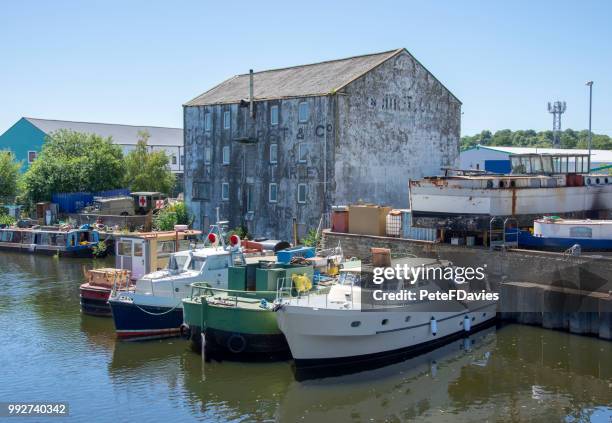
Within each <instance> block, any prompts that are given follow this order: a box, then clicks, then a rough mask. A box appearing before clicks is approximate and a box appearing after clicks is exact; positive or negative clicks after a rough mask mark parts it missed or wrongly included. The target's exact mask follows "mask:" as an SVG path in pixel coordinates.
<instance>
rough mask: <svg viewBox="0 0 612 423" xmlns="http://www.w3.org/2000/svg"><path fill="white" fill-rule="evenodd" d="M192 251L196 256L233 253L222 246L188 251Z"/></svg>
mask: <svg viewBox="0 0 612 423" xmlns="http://www.w3.org/2000/svg"><path fill="white" fill-rule="evenodd" d="M190 252H191V253H192V254H193V255H194V256H196V257H210V256H227V255H230V254H231V252H230V251H228V250H224V249H223V248H222V247H205V248H196V249H195V250H190V251H187V253H188V254H189V253H190Z"/></svg>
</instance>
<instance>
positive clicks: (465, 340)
mask: <svg viewBox="0 0 612 423" xmlns="http://www.w3.org/2000/svg"><path fill="white" fill-rule="evenodd" d="M463 349H464V350H465V351H470V350H471V349H472V341H471V340H470V338H463Z"/></svg>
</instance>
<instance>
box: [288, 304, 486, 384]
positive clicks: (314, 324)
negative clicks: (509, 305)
mask: <svg viewBox="0 0 612 423" xmlns="http://www.w3.org/2000/svg"><path fill="white" fill-rule="evenodd" d="M496 308H497V305H496V304H489V305H486V306H481V307H479V308H476V309H473V310H471V311H466V312H445V313H426V312H417V313H408V314H409V315H410V321H409V323H405V319H406V316H405V315H406V313H400V312H392V311H387V312H385V311H380V312H359V311H352V312H347V311H342V310H321V309H319V310H312V309H308V308H305V307H288V308H287V307H283V308H282V309H281V310H280V311H279V312H278V320H279V326H280V328H281V330H282V331H283V333H285V335H286V337H287V341H288V343H289V346H290V348H291V353H292V355H293V357H294V362H295V377H296V379H298V380H305V379H310V378H316V377H326V376H332V375H333V376H335V375H340V374H348V373H353V372H356V371H361V370H364V369H371V368H377V367H381V366H384V365H387V364H389V363H392V362H396V361H401V360H404V359H406V358H409V357H413V356H415V355H418V354H421V353H424V352H426V351H430V350H432V349H434V348H437V347H439V346H441V345H444V344H446V343H448V342H451V341H453V340H455V339H458V338H461V337H464V336H469V334H471V333H474V332H476V331H478V330H480V329H484V328H485V327H488V326H490V325H493V324H494V323H495V321H496ZM432 315H435V318H436V319H437V320H436V332H435V334H434V333H432V328H431V322H430V320H431V317H432ZM466 315H467V316H468V318H469V320H470V326H469V330H466V327H465V323H464V318H465V316H466ZM355 321H360V322H363V323H362V324H361V325H360V327H352V326H351V323H352V322H355ZM383 321H386V322H388V323H385V327H381V326H380V325H381V322H383ZM324 323H325V325H323V324H324ZM374 326H376V327H374ZM351 329H355V332H354V333H351V332H350V330H351Z"/></svg>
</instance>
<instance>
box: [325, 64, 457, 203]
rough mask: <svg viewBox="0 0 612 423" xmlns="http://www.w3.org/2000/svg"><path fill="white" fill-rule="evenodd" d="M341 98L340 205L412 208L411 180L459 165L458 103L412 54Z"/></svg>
mask: <svg viewBox="0 0 612 423" xmlns="http://www.w3.org/2000/svg"><path fill="white" fill-rule="evenodd" d="M345 91H346V94H340V95H339V96H338V102H339V111H338V116H339V125H338V129H339V137H338V144H337V145H336V154H335V156H336V161H335V166H334V168H335V181H336V184H335V197H334V202H335V203H336V204H348V203H353V202H356V201H358V200H364V201H367V202H372V203H378V204H387V205H391V206H394V207H401V208H406V207H408V179H410V178H412V179H416V178H421V177H423V176H427V175H437V174H440V168H441V167H446V166H456V164H457V162H458V158H459V138H460V125H461V104H460V102H459V101H458V100H457V99H456V98H455V97H454V96H453V95H452V94H451V93H450V92H449V91H448V90H447V89H446V88H445V87H444V86H443V85H442V84H441V83H440V82H439V81H438V80H436V79H435V78H434V76H433V75H432V74H431V73H429V72H428V71H427V70H426V69H425V68H424V67H423V66H422V65H421V64H420V63H419V62H418V61H417V60H416V59H414V58H413V57H412V56H411V55H410V54H408V53H407V52H403V53H401V54H399V55H398V56H396V57H394V58H392V59H390V60H388V61H386V62H384V63H383V64H382V65H380V66H378V67H377V68H375V69H374V70H372V71H371V72H369V73H367V74H366V75H364V76H362V77H361V78H359V79H357V80H355V81H354V82H353V83H351V84H349V85H348V86H347V87H346V89H345Z"/></svg>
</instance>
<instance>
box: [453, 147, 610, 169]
mask: <svg viewBox="0 0 612 423" xmlns="http://www.w3.org/2000/svg"><path fill="white" fill-rule="evenodd" d="M531 153H536V154H589V150H579V149H573V150H570V149H563V148H533V147H499V146H486V145H477V146H475V147H472V148H469V149H467V150H464V151H462V152H461V153H460V154H459V166H460V168H461V169H474V170H487V171H489V172H496V173H507V172H510V155H511V154H531ZM610 166H612V151H610V150H591V169H592V170H593V171H595V172H600V171H601V172H603V173H608V171H609V169H610Z"/></svg>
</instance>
